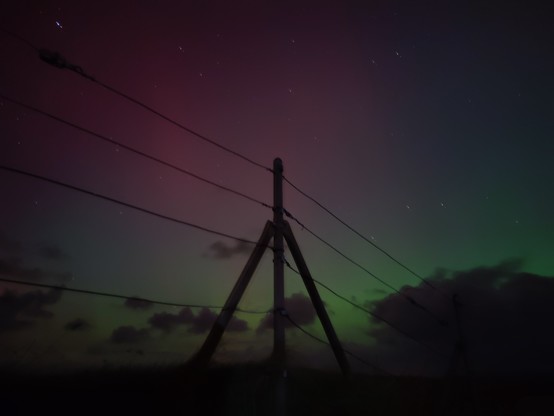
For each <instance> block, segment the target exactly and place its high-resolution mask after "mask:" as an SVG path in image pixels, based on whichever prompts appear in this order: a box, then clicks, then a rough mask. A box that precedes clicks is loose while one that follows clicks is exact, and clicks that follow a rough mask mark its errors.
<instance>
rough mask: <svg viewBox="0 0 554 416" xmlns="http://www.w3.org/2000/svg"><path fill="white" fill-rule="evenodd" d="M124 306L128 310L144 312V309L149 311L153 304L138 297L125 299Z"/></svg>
mask: <svg viewBox="0 0 554 416" xmlns="http://www.w3.org/2000/svg"><path fill="white" fill-rule="evenodd" d="M124 305H125V306H126V307H128V308H130V309H143V310H146V309H150V308H151V307H152V305H153V304H152V302H150V301H148V300H145V299H141V298H138V297H132V298H127V299H125V303H124Z"/></svg>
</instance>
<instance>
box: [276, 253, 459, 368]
mask: <svg viewBox="0 0 554 416" xmlns="http://www.w3.org/2000/svg"><path fill="white" fill-rule="evenodd" d="M284 262H285V265H286V266H287V267H288V268H289V269H291V270H292V271H293V272H295V273H296V274H300V272H299V271H298V270H296V269H295V268H294V267H292V266H291V264H290V263H289V262H288V260H287V259H284ZM312 281H313V282H314V283H316V284H318V285H319V286H321V287H323V288H324V289H326V290H327V291H329V292H331V293H332V294H333V295H335V296H336V297H337V298H339V299H341V300H343V301H344V302H346V303H349V304H350V305H352V306H354V307H355V308H357V309H359V310H361V311H363V312H365V313H367V314H369V315H371V316H372V317H374V318H375V319H377V320H379V321H382V322H383V323H385V324H387V325H388V326H390V327H391V328H393V329H394V330H396V331H397V332H398V333H400V334H402V335H404V336H405V337H406V338H409V339H411V340H412V341H414V342H416V343H418V344H419V345H421V346H423V347H425V348H427V349H428V350H430V351H432V352H433V353H435V354H438V355H440V356H442V357H445V358H449V356H448V355H447V354H445V353H443V352H440V351H439V350H437V349H435V348H433V347H431V346H430V345H428V344H427V343H425V342H423V341H420V340H418V339H417V338H414V337H413V336H412V335H410V334H408V333H407V332H406V331H404V330H402V329H400V328H399V327H398V326H396V325H395V324H393V323H392V322H390V321H389V320H388V319H386V318H383V317H382V316H379V315H377V314H376V313H375V312H372V311H371V310H369V309H367V308H364V307H363V306H361V305H359V304H357V303H355V302H352V301H351V300H349V299H347V298H346V297H344V296H342V295H340V294H339V293H337V292H336V291H334V290H333V289H331V288H330V287H329V286H327V285H325V284H323V283H321V282H320V281H318V280H316V279H313V278H312Z"/></svg>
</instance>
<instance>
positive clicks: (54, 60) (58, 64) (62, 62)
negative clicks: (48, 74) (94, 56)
mask: <svg viewBox="0 0 554 416" xmlns="http://www.w3.org/2000/svg"><path fill="white" fill-rule="evenodd" d="M2 31H3V32H4V33H6V34H8V35H10V36H12V37H13V38H15V39H17V40H19V41H21V42H23V43H25V44H26V45H27V46H30V47H31V48H32V49H33V50H35V51H36V52H38V54H39V58H40V59H41V60H42V61H44V62H46V63H47V64H49V65H51V66H54V67H55V68H58V69H68V70H70V71H72V72H75V73H76V74H78V75H80V76H81V77H83V78H85V79H87V80H89V81H91V82H93V83H95V84H97V85H99V86H101V87H103V88H104V89H106V90H108V91H110V92H112V93H114V94H116V95H118V96H120V97H122V98H124V99H126V100H127V101H130V102H132V103H133V104H135V105H138V106H139V107H142V108H143V109H145V110H147V111H149V112H150V113H152V114H154V115H156V116H158V117H160V118H161V119H163V120H165V121H167V122H168V123H170V124H173V125H174V126H176V127H178V128H180V129H181V130H184V131H186V132H188V133H190V134H192V135H193V136H195V137H197V138H198V139H200V140H203V141H205V142H206V143H209V144H211V145H212V146H215V147H217V148H219V149H221V150H223V151H225V152H227V153H229V154H231V155H233V156H235V157H238V158H240V159H242V160H244V161H246V162H248V163H250V164H251V165H253V166H256V167H258V168H261V169H264V170H266V171H269V172H273V170H272V169H271V168H269V167H267V166H265V165H263V164H261V163H259V162H256V161H255V160H253V159H251V158H249V157H247V156H245V155H243V154H241V153H239V152H237V151H236V150H233V149H231V148H229V147H227V146H224V145H222V144H221V143H218V142H217V141H215V140H213V139H210V138H208V137H206V136H205V135H203V134H201V133H199V132H197V131H195V130H193V129H191V128H189V127H187V126H185V125H184V124H182V123H180V122H178V121H176V120H174V119H172V118H171V117H168V116H166V115H165V114H163V113H161V112H160V111H158V110H156V109H154V108H152V107H150V106H149V105H148V104H145V103H143V102H142V101H140V100H138V99H136V98H133V97H131V96H130V95H128V94H125V93H124V92H122V91H119V90H118V89H117V88H115V87H112V86H110V85H108V84H106V83H104V82H102V81H100V80H98V79H96V78H95V77H93V76H91V75H90V74H88V73H87V72H86V71H85V70H83V68H82V67H80V66H78V65H75V64H72V63H70V62H69V61H68V60H67V59H65V58H64V57H63V56H62V55H61V54H60V53H59V52H55V51H50V50H47V49H44V48H38V47H36V46H35V45H34V44H33V43H32V42H29V41H28V40H27V39H25V38H23V37H22V36H20V35H18V34H16V33H14V32H12V31H9V30H6V29H3V28H2Z"/></svg>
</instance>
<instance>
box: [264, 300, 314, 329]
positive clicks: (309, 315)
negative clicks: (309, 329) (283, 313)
mask: <svg viewBox="0 0 554 416" xmlns="http://www.w3.org/2000/svg"><path fill="white" fill-rule="evenodd" d="M285 309H286V310H287V313H288V314H289V316H290V317H291V319H292V320H294V322H296V323H297V324H298V325H310V324H312V323H314V321H315V318H316V313H315V309H314V307H313V305H312V301H311V300H310V298H309V297H307V296H306V295H304V294H302V293H294V294H293V295H291V296H290V297H288V298H285ZM292 326H293V325H292V324H291V323H290V321H289V320H288V319H287V320H285V327H286V328H289V327H292ZM266 329H273V313H270V314H267V315H266V316H265V317H264V318H263V319H262V320H261V321H260V324H259V325H258V328H257V329H256V332H258V333H259V332H262V331H264V330H266Z"/></svg>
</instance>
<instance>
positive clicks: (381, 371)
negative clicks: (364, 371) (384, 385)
mask: <svg viewBox="0 0 554 416" xmlns="http://www.w3.org/2000/svg"><path fill="white" fill-rule="evenodd" d="M285 316H286V318H287V319H288V320H289V321H290V323H291V324H292V325H293V326H295V327H296V328H297V329H298V330H300V331H302V332H303V333H304V334H306V335H307V336H309V337H310V338H312V339H315V340H316V341H319V342H321V343H322V344H325V345H329V346H330V345H331V344H330V343H329V342H327V341H325V340H324V339H322V338H319V337H318V336H316V335H314V334H312V333H311V332H309V331H307V330H305V329H304V328H302V326H300V325H299V324H297V323H296V322H295V321H294V320H293V319H292V318H291V317H290V315H289V314H286V315H285ZM343 351H344V352H345V353H346V354H348V355H350V356H351V357H353V358H355V359H356V360H358V361H360V362H361V363H363V364H365V365H367V366H369V367H371V368H373V369H374V370H377V371H379V372H380V373H383V374H387V375H389V376H393V377H394V375H393V374H391V373H389V372H388V371H385V370H383V369H382V368H379V367H377V366H376V365H375V364H372V363H370V362H369V361H366V360H364V359H363V358H360V357H358V356H357V355H356V354H354V353H352V352H350V351H348V350H345V349H344V348H343Z"/></svg>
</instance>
